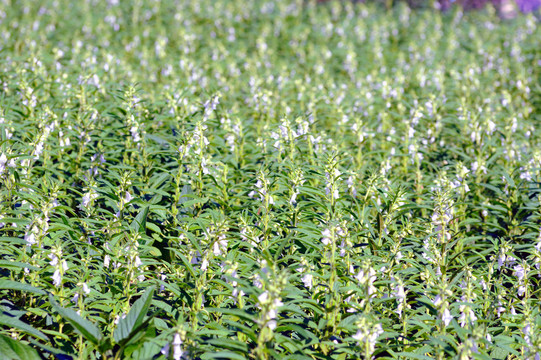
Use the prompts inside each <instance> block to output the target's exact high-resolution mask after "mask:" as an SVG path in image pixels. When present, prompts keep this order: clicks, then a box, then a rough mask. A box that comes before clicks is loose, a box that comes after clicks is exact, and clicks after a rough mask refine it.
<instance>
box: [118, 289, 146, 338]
mask: <svg viewBox="0 0 541 360" xmlns="http://www.w3.org/2000/svg"><path fill="white" fill-rule="evenodd" d="M155 289H156V288H155V287H154V286H151V287H150V288H148V289H147V291H145V293H144V294H143V295H142V296H141V297H140V298H139V299H138V300H137V301H136V302H135V303H134V304H133V306H132V307H131V309H130V311H129V312H128V315H127V316H126V317H125V318H123V319H120V321H119V322H118V326H117V328H116V329H115V331H114V333H113V338H114V339H115V341H116V342H117V343H120V342H121V341H124V340H126V339H129V338H130V337H131V336H132V335H133V334H132V332H133V331H134V330H136V329H137V328H138V327H139V326H140V325H141V324H142V323H143V320H144V319H145V316H146V315H147V313H148V309H149V307H150V304H151V302H152V295H154V290H155Z"/></svg>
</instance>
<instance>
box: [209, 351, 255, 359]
mask: <svg viewBox="0 0 541 360" xmlns="http://www.w3.org/2000/svg"><path fill="white" fill-rule="evenodd" d="M201 359H203V360H206V359H238V360H244V359H246V357H244V356H243V355H240V354H237V353H234V352H232V351H218V352H215V353H205V354H203V355H201Z"/></svg>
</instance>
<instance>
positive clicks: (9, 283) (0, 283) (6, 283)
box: [0, 265, 45, 295]
mask: <svg viewBox="0 0 541 360" xmlns="http://www.w3.org/2000/svg"><path fill="white" fill-rule="evenodd" d="M0 266H1V265H0ZM0 290H19V291H25V292H29V293H33V294H38V295H45V291H43V290H41V289H38V288H36V287H33V286H31V285H28V284H23V283H21V282H18V281H13V280H4V279H0Z"/></svg>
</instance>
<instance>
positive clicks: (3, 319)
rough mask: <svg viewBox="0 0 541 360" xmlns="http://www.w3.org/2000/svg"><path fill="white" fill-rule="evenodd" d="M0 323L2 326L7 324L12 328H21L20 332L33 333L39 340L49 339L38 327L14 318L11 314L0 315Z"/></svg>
mask: <svg viewBox="0 0 541 360" xmlns="http://www.w3.org/2000/svg"><path fill="white" fill-rule="evenodd" d="M0 325H4V326H7V327H9V328H14V329H18V330H21V331H22V332H24V333H26V334H29V335H33V336H35V337H37V338H38V339H41V340H45V341H48V340H49V338H48V337H47V335H45V334H44V333H42V332H41V331H39V330H38V329H36V328H34V327H32V326H30V325H28V324H27V323H25V322H22V321H21V320H19V319H17V318H15V317H12V316H8V315H0Z"/></svg>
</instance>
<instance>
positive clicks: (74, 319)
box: [49, 294, 102, 345]
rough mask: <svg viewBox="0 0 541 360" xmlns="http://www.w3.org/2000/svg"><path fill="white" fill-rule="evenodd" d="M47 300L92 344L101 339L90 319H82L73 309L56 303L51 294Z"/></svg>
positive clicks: (98, 331)
mask: <svg viewBox="0 0 541 360" xmlns="http://www.w3.org/2000/svg"><path fill="white" fill-rule="evenodd" d="M49 302H50V303H51V305H52V306H53V308H54V309H55V310H56V312H58V313H59V314H60V315H61V316H62V317H63V318H64V319H66V320H67V321H68V322H69V323H70V324H71V325H72V326H73V327H74V328H75V330H77V332H79V333H80V334H81V335H83V337H84V338H85V339H87V340H89V341H90V342H92V343H93V344H95V345H97V344H98V343H99V342H100V340H101V339H102V334H101V333H100V330H99V329H98V328H97V327H96V325H94V324H92V323H91V322H90V321H88V320H86V319H83V318H82V317H80V316H79V314H77V313H76V312H75V311H73V310H71V309H66V308H63V307H61V306H60V305H58V303H57V302H56V301H55V299H54V297H53V295H52V294H49Z"/></svg>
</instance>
